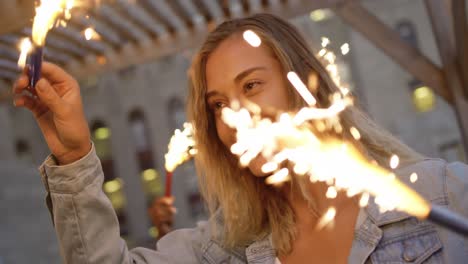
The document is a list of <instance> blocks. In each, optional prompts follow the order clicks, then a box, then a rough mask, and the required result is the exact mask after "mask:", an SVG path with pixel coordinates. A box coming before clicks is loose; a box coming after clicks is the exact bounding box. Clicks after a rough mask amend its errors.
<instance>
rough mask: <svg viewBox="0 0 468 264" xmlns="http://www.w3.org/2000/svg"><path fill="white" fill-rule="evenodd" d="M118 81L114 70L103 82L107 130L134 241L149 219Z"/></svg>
mask: <svg viewBox="0 0 468 264" xmlns="http://www.w3.org/2000/svg"><path fill="white" fill-rule="evenodd" d="M118 87H119V80H118V76H116V75H115V73H112V74H109V75H108V78H107V79H106V82H105V84H104V89H105V90H106V92H105V93H106V94H107V96H108V98H109V100H108V105H107V107H108V109H107V110H108V113H107V114H108V115H107V116H108V119H107V120H108V123H109V128H110V130H111V146H112V154H113V159H114V161H115V169H116V172H117V173H116V175H117V176H118V177H120V178H121V179H122V180H123V181H124V186H123V191H124V194H125V199H126V206H125V211H126V217H127V219H128V227H129V235H130V237H131V238H132V239H133V240H135V242H137V243H138V242H141V241H144V240H145V239H147V237H148V227H149V219H148V214H147V209H146V200H145V195H144V191H143V186H142V182H141V179H140V174H139V170H138V163H137V157H136V154H135V153H136V152H135V146H134V145H133V142H132V140H131V134H130V130H129V127H128V120H127V113H126V112H125V111H124V107H123V102H122V98H121V96H120V94H119V91H118Z"/></svg>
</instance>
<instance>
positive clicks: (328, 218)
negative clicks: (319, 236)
mask: <svg viewBox="0 0 468 264" xmlns="http://www.w3.org/2000/svg"><path fill="white" fill-rule="evenodd" d="M335 215H336V209H335V208H334V207H330V208H328V210H327V212H326V213H325V214H324V215H323V216H322V217H321V218H320V220H319V222H318V224H317V229H318V230H320V229H322V228H324V227H325V226H327V225H329V224H332V223H333V220H334V219H335Z"/></svg>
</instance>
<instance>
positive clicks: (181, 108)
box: [167, 97, 187, 130]
mask: <svg viewBox="0 0 468 264" xmlns="http://www.w3.org/2000/svg"><path fill="white" fill-rule="evenodd" d="M167 106H168V107H167V108H168V113H169V115H168V116H169V117H170V119H169V122H170V124H169V125H170V127H171V130H175V129H177V128H178V129H183V126H184V123H185V122H186V120H187V117H186V115H185V104H184V102H183V101H182V99H180V98H179V97H172V98H171V99H170V100H169V102H168V105H167Z"/></svg>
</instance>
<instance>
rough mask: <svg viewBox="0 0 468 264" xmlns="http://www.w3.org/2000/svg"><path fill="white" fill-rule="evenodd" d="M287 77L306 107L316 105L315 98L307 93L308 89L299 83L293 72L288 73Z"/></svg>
mask: <svg viewBox="0 0 468 264" xmlns="http://www.w3.org/2000/svg"><path fill="white" fill-rule="evenodd" d="M287 77H288V80H289V81H290V82H291V84H292V85H293V86H294V88H296V90H297V92H298V93H299V94H300V95H301V96H302V98H304V100H305V101H306V103H307V104H308V105H315V104H316V103H317V100H316V99H315V97H314V96H313V95H312V94H311V93H310V92H309V89H307V87H306V86H305V84H304V83H303V82H302V81H301V79H300V78H299V76H297V74H296V73H295V72H288V75H287Z"/></svg>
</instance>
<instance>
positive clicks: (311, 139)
mask: <svg viewBox="0 0 468 264" xmlns="http://www.w3.org/2000/svg"><path fill="white" fill-rule="evenodd" d="M328 44H329V40H328V39H325V38H324V39H323V40H322V46H323V49H325V47H326V46H327V45H328ZM323 49H322V50H323ZM322 53H323V54H322V55H323V56H322V58H323V59H324V60H325V61H326V62H328V63H329V65H328V66H327V67H326V68H327V70H328V71H329V72H330V75H331V77H332V79H333V80H334V81H335V83H336V85H337V86H338V87H342V86H341V80H340V78H339V76H338V70H337V68H336V65H335V64H334V63H335V59H336V57H335V56H334V55H333V54H332V55H330V54H331V52H329V51H328V50H325V52H322ZM319 55H320V54H319ZM330 65H332V66H333V65H335V66H333V67H330ZM287 77H288V79H289V80H290V82H291V83H293V86H294V87H295V88H296V89H297V90H298V92H299V93H300V94H301V96H302V97H303V98H304V100H305V101H306V102H307V103H308V104H309V106H308V107H304V108H302V109H301V110H300V111H299V112H297V113H283V114H281V115H280V116H279V117H278V120H277V121H272V120H270V119H263V118H261V116H260V114H259V113H253V114H252V115H251V114H250V113H249V111H248V110H247V109H245V108H241V109H238V110H233V109H231V108H228V107H226V108H224V109H223V110H222V119H223V121H224V122H225V123H226V124H227V125H228V126H230V127H231V128H233V129H235V130H236V136H237V142H236V143H235V144H234V145H233V146H232V148H231V150H232V152H233V153H234V154H235V155H237V156H239V160H240V163H241V165H242V166H247V165H248V164H249V163H250V162H251V161H252V160H253V159H254V158H255V157H256V156H257V155H262V156H263V157H264V158H265V159H266V160H267V163H266V164H265V165H264V166H263V167H262V170H263V171H264V172H269V173H273V174H272V176H269V177H267V179H266V183H267V184H278V183H280V182H283V181H288V180H290V177H292V176H291V173H290V171H289V169H287V168H284V167H283V168H282V167H281V163H282V162H283V161H286V160H287V161H288V162H289V164H291V165H292V166H293V172H294V173H295V174H296V175H297V176H298V177H301V176H303V177H304V176H305V177H308V178H309V179H310V181H311V182H324V183H327V184H328V185H329V187H330V188H329V189H328V191H327V194H326V195H327V197H328V198H334V197H336V194H337V192H338V191H340V190H344V191H346V193H347V195H348V196H349V197H352V196H355V195H357V194H362V196H361V198H360V201H359V204H360V206H366V205H367V203H368V201H369V197H370V195H372V196H374V197H375V202H376V203H377V204H378V205H379V206H380V209H381V210H382V211H387V210H394V209H398V210H402V211H405V212H407V213H409V214H411V215H414V216H417V217H418V218H425V217H427V216H428V214H429V212H430V205H429V204H428V202H427V201H425V200H424V199H423V198H422V197H421V196H419V195H418V194H417V193H416V192H415V191H413V190H412V189H410V188H408V187H407V186H406V185H404V184H402V183H401V182H400V181H399V180H398V179H397V177H395V176H394V175H393V176H391V177H389V175H391V172H390V171H388V170H386V169H384V168H382V167H380V166H378V165H377V164H376V163H374V162H372V161H369V160H368V159H367V158H365V156H364V155H363V154H361V153H360V152H359V151H358V149H357V148H356V147H355V144H354V143H353V142H349V141H345V140H343V139H339V138H336V137H332V136H325V134H324V135H322V134H323V133H321V134H320V135H318V134H315V133H314V132H313V131H312V130H311V129H310V125H311V124H315V122H308V121H320V122H317V124H322V125H321V129H318V128H317V127H316V128H317V129H316V130H317V131H324V130H327V129H332V128H333V129H334V130H335V132H338V131H340V130H343V127H342V126H341V124H340V122H339V113H340V112H342V111H343V110H344V109H346V107H348V106H349V105H351V104H352V100H351V98H349V97H348V96H347V95H348V92H346V93H341V94H334V95H333V98H332V104H331V105H330V106H329V107H328V108H320V109H319V108H316V107H315V106H314V105H315V98H314V101H312V100H311V99H310V96H312V94H311V93H310V91H309V89H307V87H306V86H305V85H304V83H302V81H300V79H299V77H298V76H297V74H295V73H293V72H290V73H288V76H287ZM341 90H342V91H343V90H344V91H347V89H341ZM312 98H313V97H312ZM305 123H307V125H306V124H305ZM350 133H351V134H352V136H353V138H354V140H359V139H360V134H359V131H358V130H357V129H356V128H354V127H352V128H350ZM391 160H392V162H391V167H392V168H396V167H397V166H398V162H399V161H398V157H397V156H393V157H392V159H391ZM335 214H336V209H335V208H330V209H329V210H328V211H327V213H326V214H325V215H324V216H323V218H322V219H321V221H320V222H319V224H318V227H319V228H323V227H324V226H326V225H327V224H329V223H330V222H332V221H333V218H334V216H335Z"/></svg>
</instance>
